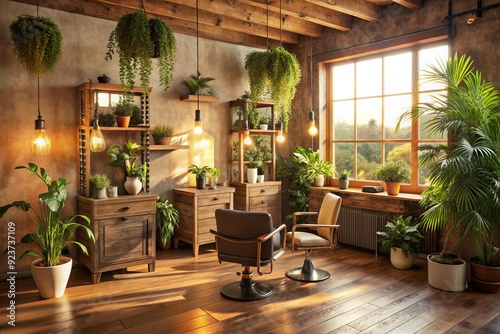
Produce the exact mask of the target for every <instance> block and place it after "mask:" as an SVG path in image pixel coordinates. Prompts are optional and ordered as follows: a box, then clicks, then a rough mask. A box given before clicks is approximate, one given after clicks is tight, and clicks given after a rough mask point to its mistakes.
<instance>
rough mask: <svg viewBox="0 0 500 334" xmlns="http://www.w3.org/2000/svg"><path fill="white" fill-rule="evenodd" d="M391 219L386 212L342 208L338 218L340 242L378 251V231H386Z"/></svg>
mask: <svg viewBox="0 0 500 334" xmlns="http://www.w3.org/2000/svg"><path fill="white" fill-rule="evenodd" d="M390 218H391V217H390V215H389V214H388V213H386V212H382V211H374V210H368V209H361V208H354V207H349V206H342V207H341V209H340V213H339V218H338V224H339V225H340V228H339V235H338V242H340V243H343V244H347V245H352V246H356V247H361V248H366V249H371V250H376V249H377V231H384V230H385V224H386V223H387V221H388V220H389V219H390Z"/></svg>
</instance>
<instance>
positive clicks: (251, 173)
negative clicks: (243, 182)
mask: <svg viewBox="0 0 500 334" xmlns="http://www.w3.org/2000/svg"><path fill="white" fill-rule="evenodd" d="M247 182H248V183H257V168H247Z"/></svg>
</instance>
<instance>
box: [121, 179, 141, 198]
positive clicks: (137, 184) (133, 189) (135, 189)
mask: <svg viewBox="0 0 500 334" xmlns="http://www.w3.org/2000/svg"><path fill="white" fill-rule="evenodd" d="M123 186H124V187H125V190H126V191H127V193H128V194H130V195H137V194H138V193H139V192H140V191H141V189H142V182H141V180H139V178H138V177H134V176H127V178H126V180H125V183H124V184H123Z"/></svg>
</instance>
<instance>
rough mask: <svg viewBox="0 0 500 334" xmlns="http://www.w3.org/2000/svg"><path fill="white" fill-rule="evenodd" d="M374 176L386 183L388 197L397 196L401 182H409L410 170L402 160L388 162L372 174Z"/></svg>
mask: <svg viewBox="0 0 500 334" xmlns="http://www.w3.org/2000/svg"><path fill="white" fill-rule="evenodd" d="M373 174H374V176H375V177H376V178H377V179H379V180H381V181H383V182H385V183H386V190H387V194H388V195H398V194H399V189H400V184H401V182H409V181H410V168H409V167H408V164H407V163H406V162H405V161H403V160H400V159H399V160H394V161H388V162H386V163H385V164H383V165H380V166H378V167H377V169H375V171H374V172H373Z"/></svg>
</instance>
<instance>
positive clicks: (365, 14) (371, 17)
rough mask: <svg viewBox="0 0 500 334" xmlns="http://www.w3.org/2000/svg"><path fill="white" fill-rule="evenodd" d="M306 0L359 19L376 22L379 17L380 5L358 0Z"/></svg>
mask: <svg viewBox="0 0 500 334" xmlns="http://www.w3.org/2000/svg"><path fill="white" fill-rule="evenodd" d="M306 1H307V2H310V3H313V4H316V5H318V6H322V7H325V8H328V9H332V10H335V11H338V12H341V13H344V14H348V15H352V16H355V17H358V18H360V19H363V20H366V21H370V22H377V21H378V20H379V19H380V7H379V6H377V5H375V4H373V3H371V2H367V1H360V0H306Z"/></svg>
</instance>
